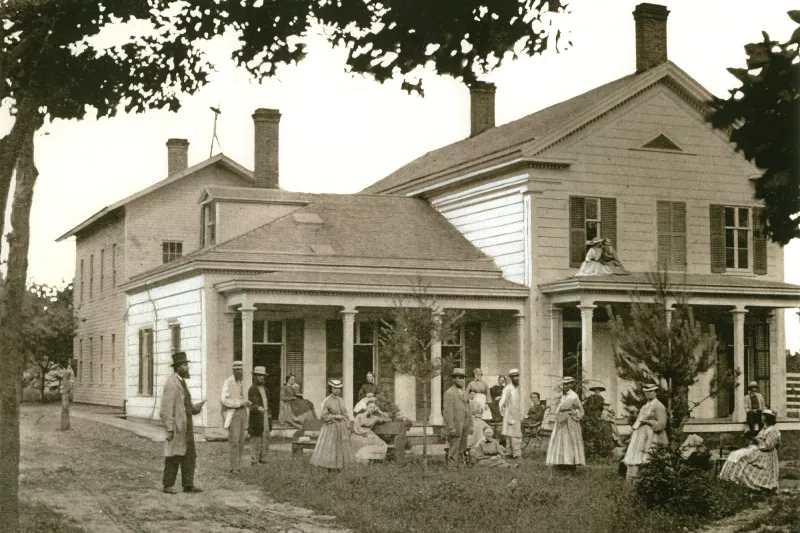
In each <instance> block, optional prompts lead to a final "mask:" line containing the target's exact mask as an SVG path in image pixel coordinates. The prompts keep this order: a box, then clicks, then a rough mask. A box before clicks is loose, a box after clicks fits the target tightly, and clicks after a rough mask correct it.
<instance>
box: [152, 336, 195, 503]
mask: <svg viewBox="0 0 800 533" xmlns="http://www.w3.org/2000/svg"><path fill="white" fill-rule="evenodd" d="M172 368H173V369H174V370H175V373H174V374H172V375H171V376H170V377H169V378H167V382H166V383H164V390H163V391H162V393H161V422H162V423H163V424H164V430H165V431H166V432H167V442H166V447H165V450H164V456H165V458H164V479H163V482H164V492H166V493H167V494H177V492H178V489H176V488H175V480H176V478H177V477H178V468H180V469H181V482H182V484H183V492H202V490H201V489H200V488H199V487H195V485H194V468H195V463H196V461H197V453H196V451H195V447H194V428H193V426H192V416H194V415H197V414H200V411H201V410H202V408H203V404H204V403H206V401H205V400H202V401H200V402H198V403H195V404H193V403H192V395H191V394H189V388H188V387H187V386H186V380H187V379H189V361H188V360H187V359H186V353H184V352H176V353H174V354H172Z"/></svg>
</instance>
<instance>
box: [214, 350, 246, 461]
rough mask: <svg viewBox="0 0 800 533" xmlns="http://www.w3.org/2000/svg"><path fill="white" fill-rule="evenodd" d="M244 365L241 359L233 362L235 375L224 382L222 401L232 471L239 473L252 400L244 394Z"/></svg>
mask: <svg viewBox="0 0 800 533" xmlns="http://www.w3.org/2000/svg"><path fill="white" fill-rule="evenodd" d="M243 369H244V365H243V364H242V362H241V361H234V362H233V375H232V376H230V377H229V378H228V379H226V380H225V381H224V382H223V383H222V395H221V401H222V406H223V409H224V413H223V417H224V420H225V423H224V427H225V428H227V429H228V447H229V448H230V461H231V463H230V466H231V472H232V473H234V474H238V473H239V472H241V468H242V455H243V454H244V436H245V434H244V432H245V431H246V430H247V408H248V407H250V401H249V400H247V398H245V395H244V383H242V375H243V372H244V370H243Z"/></svg>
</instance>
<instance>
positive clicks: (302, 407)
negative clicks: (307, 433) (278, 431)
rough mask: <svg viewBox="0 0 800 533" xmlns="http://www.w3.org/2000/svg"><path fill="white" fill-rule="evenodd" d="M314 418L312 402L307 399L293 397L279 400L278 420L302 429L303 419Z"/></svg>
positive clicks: (315, 416)
mask: <svg viewBox="0 0 800 533" xmlns="http://www.w3.org/2000/svg"><path fill="white" fill-rule="evenodd" d="M315 418H317V414H316V413H315V412H314V404H312V403H311V402H310V401H308V400H305V399H301V398H295V399H292V400H288V401H282V402H281V406H280V410H279V413H278V421H280V422H282V423H284V424H286V425H289V426H294V427H296V428H297V429H302V428H303V421H305V420H313V419H315Z"/></svg>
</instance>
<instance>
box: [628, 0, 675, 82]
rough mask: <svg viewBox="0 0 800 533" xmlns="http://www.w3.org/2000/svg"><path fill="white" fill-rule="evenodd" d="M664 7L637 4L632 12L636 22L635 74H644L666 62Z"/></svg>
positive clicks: (666, 14)
mask: <svg viewBox="0 0 800 533" xmlns="http://www.w3.org/2000/svg"><path fill="white" fill-rule="evenodd" d="M668 15H669V11H667V8H666V6H660V5H657V4H639V5H638V6H636V9H634V11H633V19H634V20H635V21H636V72H637V73H640V72H644V71H645V70H648V69H651V68H653V67H655V66H658V65H660V64H661V63H664V62H666V61H667V16H668Z"/></svg>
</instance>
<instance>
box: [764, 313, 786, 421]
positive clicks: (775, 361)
mask: <svg viewBox="0 0 800 533" xmlns="http://www.w3.org/2000/svg"><path fill="white" fill-rule="evenodd" d="M782 312H783V310H782V309H772V310H770V312H769V314H768V315H767V325H768V326H769V391H770V397H769V398H766V401H767V402H768V405H769V406H770V408H771V409H772V410H773V411H775V412H776V413H778V416H779V417H785V416H786V349H785V346H786V343H785V342H780V341H781V340H782V335H780V334H779V331H780V328H779V327H778V326H779V322H780V321H779V320H778V314H777V313H782ZM781 325H782V324H781Z"/></svg>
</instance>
